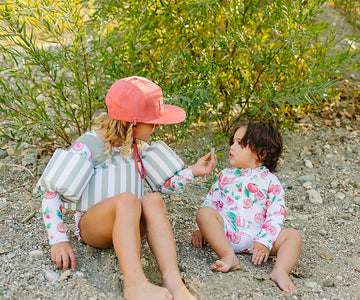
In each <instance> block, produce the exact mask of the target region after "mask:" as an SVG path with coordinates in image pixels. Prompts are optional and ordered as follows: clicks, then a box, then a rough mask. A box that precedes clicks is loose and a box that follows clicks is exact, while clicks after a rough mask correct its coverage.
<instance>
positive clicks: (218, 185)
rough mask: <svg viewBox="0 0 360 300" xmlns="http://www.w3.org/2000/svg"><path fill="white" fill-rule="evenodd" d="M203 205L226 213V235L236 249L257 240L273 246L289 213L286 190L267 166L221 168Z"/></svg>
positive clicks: (196, 228)
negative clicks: (286, 204)
mask: <svg viewBox="0 0 360 300" xmlns="http://www.w3.org/2000/svg"><path fill="white" fill-rule="evenodd" d="M203 206H210V207H213V208H214V209H216V210H217V211H218V212H219V213H220V215H221V216H222V217H223V219H224V223H225V228H224V230H225V233H226V236H227V238H228V240H229V242H230V244H231V246H232V247H233V249H234V251H235V252H237V253H238V252H241V251H246V250H247V248H248V247H249V246H251V244H252V243H253V242H254V241H257V242H260V243H262V244H263V245H265V246H266V247H267V248H269V249H270V250H271V249H272V246H273V244H274V242H275V240H276V239H277V237H278V235H279V233H280V230H281V228H282V225H283V223H284V221H285V217H286V212H285V202H284V190H283V188H282V186H281V183H280V181H279V180H278V178H277V177H276V176H275V175H274V174H272V173H271V172H269V170H268V169H267V168H266V167H265V166H262V167H259V168H256V169H237V168H228V169H225V170H223V171H221V172H220V174H219V176H218V177H217V178H216V180H215V183H214V185H213V187H212V188H211V190H210V192H209V193H208V195H207V196H206V198H205V201H204V204H203ZM198 229H199V227H198V226H197V225H196V227H195V230H198Z"/></svg>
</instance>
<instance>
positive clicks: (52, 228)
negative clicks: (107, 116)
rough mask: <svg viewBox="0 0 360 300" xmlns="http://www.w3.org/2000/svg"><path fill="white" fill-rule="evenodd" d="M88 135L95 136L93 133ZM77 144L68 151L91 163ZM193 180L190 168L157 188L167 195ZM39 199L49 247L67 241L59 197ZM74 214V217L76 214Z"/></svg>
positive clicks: (86, 150)
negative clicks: (83, 157)
mask: <svg viewBox="0 0 360 300" xmlns="http://www.w3.org/2000/svg"><path fill="white" fill-rule="evenodd" d="M90 133H91V134H94V135H96V134H95V132H93V131H92V132H90ZM79 144H82V143H75V144H74V145H73V147H72V148H71V149H70V150H69V151H70V152H72V153H77V154H79V155H81V156H85V157H86V158H88V159H89V160H90V161H91V159H92V157H91V152H90V150H89V148H88V147H87V146H86V145H84V144H82V145H79ZM194 178H195V177H194V176H193V174H192V167H191V166H190V167H188V168H186V169H183V170H181V171H179V172H178V173H176V174H175V175H174V176H172V177H171V178H170V179H169V180H168V181H167V182H165V183H164V185H163V186H162V187H160V188H159V192H161V193H165V194H169V193H171V192H172V191H175V190H177V189H179V188H181V187H182V186H184V185H186V184H188V183H190V182H191V181H193V180H194ZM41 199H42V214H43V219H44V222H45V226H46V230H47V234H48V239H49V243H50V246H53V245H55V244H57V243H60V242H66V241H69V239H68V236H67V234H66V231H65V226H64V222H63V214H62V200H61V198H60V196H59V195H58V194H57V193H52V192H44V193H42V196H41ZM74 213H75V217H76V215H77V212H74Z"/></svg>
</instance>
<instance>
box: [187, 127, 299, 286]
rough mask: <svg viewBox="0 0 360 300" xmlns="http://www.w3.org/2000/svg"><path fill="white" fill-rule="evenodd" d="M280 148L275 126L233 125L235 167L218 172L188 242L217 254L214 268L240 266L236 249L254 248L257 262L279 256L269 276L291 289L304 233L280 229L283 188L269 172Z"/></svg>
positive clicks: (249, 250) (231, 156) (251, 250)
mask: <svg viewBox="0 0 360 300" xmlns="http://www.w3.org/2000/svg"><path fill="white" fill-rule="evenodd" d="M281 152H282V138H281V134H280V132H279V131H278V130H277V128H276V127H275V126H274V125H272V124H270V123H265V122H260V121H259V122H249V123H242V124H240V125H238V126H236V127H235V129H234V131H233V134H232V135H231V138H230V152H229V160H230V164H231V165H232V166H233V167H232V168H227V169H224V170H222V171H221V172H220V174H219V175H218V177H217V179H216V180H215V183H214V185H213V187H212V188H211V190H210V192H209V193H208V195H207V197H206V199H205V201H204V204H203V207H202V208H200V209H199V211H198V212H197V213H196V222H197V226H196V227H195V231H194V232H193V234H192V237H191V239H190V243H191V244H192V245H193V246H194V247H197V248H202V246H203V245H204V244H205V243H206V242H207V243H208V244H209V245H210V247H211V248H212V249H213V250H214V251H215V253H216V254H217V255H218V256H219V257H220V259H219V260H217V261H216V262H215V263H213V264H212V265H211V269H212V270H214V271H218V272H228V271H230V270H233V269H237V268H239V261H238V258H237V257H236V254H235V253H252V262H253V263H254V264H255V265H259V264H261V263H263V262H266V261H267V259H268V257H269V256H277V260H276V263H275V265H274V268H273V270H272V272H271V274H270V279H271V280H273V281H274V282H275V283H277V284H278V286H279V287H280V288H281V289H282V290H283V291H285V292H288V293H289V292H293V291H295V289H296V287H295V285H294V283H293V282H292V280H291V279H290V277H289V273H290V272H291V270H292V268H293V267H294V266H295V264H296V262H297V260H298V259H299V256H300V252H301V247H302V237H301V234H300V233H299V232H298V231H296V230H294V229H290V228H282V227H283V223H284V221H285V216H286V214H285V203H284V190H283V188H282V186H281V183H280V181H279V180H278V178H277V177H276V176H275V175H274V174H273V173H272V172H274V170H275V168H276V166H277V163H278V159H279V157H280V155H281Z"/></svg>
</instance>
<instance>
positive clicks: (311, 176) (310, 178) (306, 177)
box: [299, 174, 316, 183]
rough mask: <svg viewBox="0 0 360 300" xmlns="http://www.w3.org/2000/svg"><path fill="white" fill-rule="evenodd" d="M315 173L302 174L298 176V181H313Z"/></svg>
mask: <svg viewBox="0 0 360 300" xmlns="http://www.w3.org/2000/svg"><path fill="white" fill-rule="evenodd" d="M315 179H316V178H315V175H314V174H309V175H303V176H300V177H299V181H300V182H301V183H304V182H307V181H315Z"/></svg>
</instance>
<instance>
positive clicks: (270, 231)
mask: <svg viewBox="0 0 360 300" xmlns="http://www.w3.org/2000/svg"><path fill="white" fill-rule="evenodd" d="M265 232H266V233H268V234H270V235H272V236H274V235H276V233H277V230H276V228H275V227H274V226H272V225H271V226H269V227H268V228H266V229H265Z"/></svg>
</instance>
